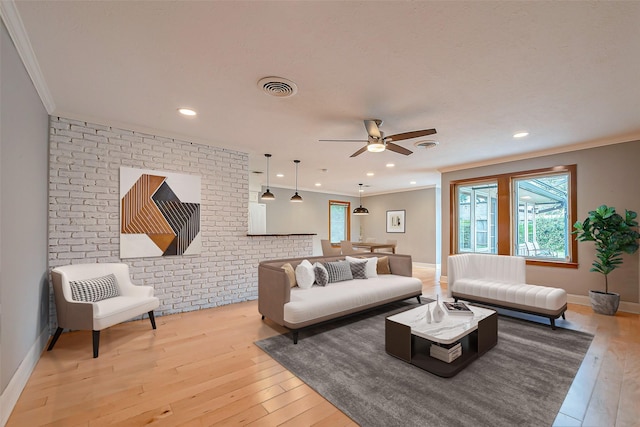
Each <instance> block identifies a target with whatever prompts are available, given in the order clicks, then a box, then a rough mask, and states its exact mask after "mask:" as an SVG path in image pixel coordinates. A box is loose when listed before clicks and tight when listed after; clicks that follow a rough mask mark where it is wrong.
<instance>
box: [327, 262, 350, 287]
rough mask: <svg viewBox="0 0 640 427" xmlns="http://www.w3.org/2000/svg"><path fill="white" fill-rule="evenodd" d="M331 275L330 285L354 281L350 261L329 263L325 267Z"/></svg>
mask: <svg viewBox="0 0 640 427" xmlns="http://www.w3.org/2000/svg"><path fill="white" fill-rule="evenodd" d="M324 266H325V267H326V269H327V273H329V283H335V282H342V281H344V280H351V279H353V275H352V274H351V267H350V266H349V261H346V260H345V261H335V262H328V263H326V264H325V265H324Z"/></svg>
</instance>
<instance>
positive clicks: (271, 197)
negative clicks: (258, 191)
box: [260, 154, 276, 201]
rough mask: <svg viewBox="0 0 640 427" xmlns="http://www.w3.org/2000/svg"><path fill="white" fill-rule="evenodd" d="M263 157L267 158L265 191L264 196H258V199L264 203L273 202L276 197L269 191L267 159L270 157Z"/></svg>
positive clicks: (266, 155)
mask: <svg viewBox="0 0 640 427" xmlns="http://www.w3.org/2000/svg"><path fill="white" fill-rule="evenodd" d="M264 156H265V157H266V158H267V191H265V192H264V194H263V195H262V196H260V198H261V199H262V200H266V201H269V200H275V199H276V196H274V195H273V193H272V192H271V191H269V158H270V157H271V154H265V155H264Z"/></svg>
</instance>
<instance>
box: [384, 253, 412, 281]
mask: <svg viewBox="0 0 640 427" xmlns="http://www.w3.org/2000/svg"><path fill="white" fill-rule="evenodd" d="M388 257H389V269H390V270H391V274H396V275H398V276H407V277H412V276H413V263H412V260H411V255H399V254H395V255H388Z"/></svg>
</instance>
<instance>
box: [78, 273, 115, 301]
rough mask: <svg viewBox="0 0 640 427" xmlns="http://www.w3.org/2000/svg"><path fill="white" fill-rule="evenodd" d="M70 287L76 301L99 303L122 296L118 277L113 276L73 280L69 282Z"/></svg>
mask: <svg viewBox="0 0 640 427" xmlns="http://www.w3.org/2000/svg"><path fill="white" fill-rule="evenodd" d="M69 286H71V298H72V299H73V300H74V301H84V302H97V301H102V300H103V299H107V298H113V297H117V296H118V295H120V291H119V290H118V283H117V282H116V276H114V275H113V274H109V275H107V276H103V277H96V278H95V279H86V280H73V281H71V282H69Z"/></svg>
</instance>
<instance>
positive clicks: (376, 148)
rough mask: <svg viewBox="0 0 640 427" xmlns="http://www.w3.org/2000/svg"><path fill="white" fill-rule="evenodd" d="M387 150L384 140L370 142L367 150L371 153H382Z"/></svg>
mask: <svg viewBox="0 0 640 427" xmlns="http://www.w3.org/2000/svg"><path fill="white" fill-rule="evenodd" d="M384 150H385V146H384V144H383V143H382V142H370V143H368V144H367V151H369V152H371V153H380V152H382V151H384Z"/></svg>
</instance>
